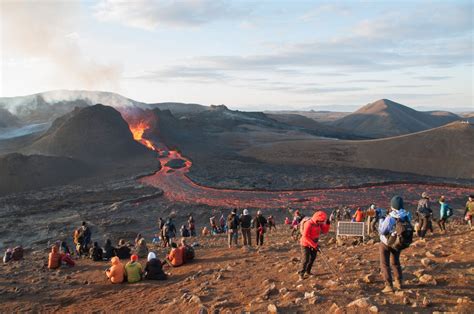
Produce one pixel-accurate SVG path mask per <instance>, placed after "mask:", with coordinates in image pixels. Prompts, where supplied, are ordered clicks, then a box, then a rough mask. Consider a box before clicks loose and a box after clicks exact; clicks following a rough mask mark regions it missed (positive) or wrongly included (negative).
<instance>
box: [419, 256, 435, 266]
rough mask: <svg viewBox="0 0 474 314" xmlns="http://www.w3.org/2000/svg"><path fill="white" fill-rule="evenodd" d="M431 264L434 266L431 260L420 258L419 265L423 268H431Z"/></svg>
mask: <svg viewBox="0 0 474 314" xmlns="http://www.w3.org/2000/svg"><path fill="white" fill-rule="evenodd" d="M433 264H434V262H433V261H432V260H430V259H429V258H422V259H421V265H423V266H425V267H428V266H431V265H433Z"/></svg>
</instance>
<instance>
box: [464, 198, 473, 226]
mask: <svg viewBox="0 0 474 314" xmlns="http://www.w3.org/2000/svg"><path fill="white" fill-rule="evenodd" d="M473 218H474V194H471V195H469V198H468V200H467V202H466V210H465V211H464V219H465V220H466V221H467V224H468V225H469V229H470V230H473V229H474V226H473V225H472V219H473Z"/></svg>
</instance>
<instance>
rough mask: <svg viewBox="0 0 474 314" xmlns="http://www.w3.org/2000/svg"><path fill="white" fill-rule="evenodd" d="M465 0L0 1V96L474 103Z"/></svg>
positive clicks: (250, 104) (260, 106)
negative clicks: (66, 92)
mask: <svg viewBox="0 0 474 314" xmlns="http://www.w3.org/2000/svg"><path fill="white" fill-rule="evenodd" d="M473 17H474V8H473V3H472V2H471V1H400V0H399V1H298V0H296V1H290V0H288V1H283V0H279V1H278V0H276V1H269V0H263V1H262V0H261V1H256V0H255V1H245V0H241V1H223V0H222V1H221V0H189V1H168V0H163V1H145V0H134V1H113V0H98V1H48V0H42V1H33V0H30V1H21V0H20V1H18V0H16V1H9V0H0V34H1V38H0V44H1V46H0V60H1V63H0V67H1V70H0V96H20V95H27V94H32V93H38V92H43V91H49V90H57V89H70V90H77V89H81V90H83V89H86V90H104V91H112V92H116V93H119V94H121V95H123V96H126V97H129V98H132V99H134V100H138V101H143V102H163V101H176V102H190V103H200V104H205V105H210V104H225V105H227V106H228V107H230V108H232V109H241V110H309V109H315V110H318V109H333V110H338V109H343V108H344V109H347V108H348V107H354V108H357V107H360V106H362V105H365V104H367V103H370V102H373V101H375V100H377V99H381V98H388V99H391V100H394V101H397V102H399V103H402V104H405V105H408V106H411V107H415V108H420V109H423V108H425V109H447V110H450V109H456V108H464V109H466V108H468V109H473V110H474V102H473V38H474V37H473V34H474V33H473Z"/></svg>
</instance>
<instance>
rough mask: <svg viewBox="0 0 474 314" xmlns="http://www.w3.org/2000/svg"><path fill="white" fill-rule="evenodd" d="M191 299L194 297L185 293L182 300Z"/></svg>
mask: <svg viewBox="0 0 474 314" xmlns="http://www.w3.org/2000/svg"><path fill="white" fill-rule="evenodd" d="M191 297H192V296H191V294H190V293H187V292H185V293H184V294H183V295H182V296H181V299H182V300H186V301H188V300H189V299H191Z"/></svg>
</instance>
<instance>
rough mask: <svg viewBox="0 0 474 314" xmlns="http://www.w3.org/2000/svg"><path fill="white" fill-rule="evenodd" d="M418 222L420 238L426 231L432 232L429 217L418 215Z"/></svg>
mask: <svg viewBox="0 0 474 314" xmlns="http://www.w3.org/2000/svg"><path fill="white" fill-rule="evenodd" d="M419 222H420V233H419V236H420V238H424V237H425V235H426V231H427V230H428V229H431V232H433V227H432V226H431V219H430V217H429V216H423V215H420V218H419ZM430 226H431V228H430Z"/></svg>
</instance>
